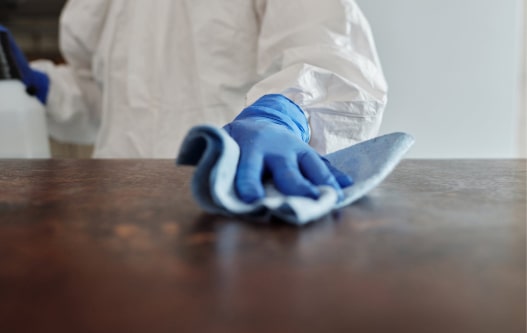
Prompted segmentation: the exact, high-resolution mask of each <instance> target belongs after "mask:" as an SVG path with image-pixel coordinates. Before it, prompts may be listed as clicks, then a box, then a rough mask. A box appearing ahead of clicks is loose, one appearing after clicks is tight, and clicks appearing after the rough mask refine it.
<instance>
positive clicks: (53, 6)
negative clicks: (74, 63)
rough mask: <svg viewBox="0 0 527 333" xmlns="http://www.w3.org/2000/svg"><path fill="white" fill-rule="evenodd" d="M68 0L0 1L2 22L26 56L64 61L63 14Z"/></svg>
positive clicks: (0, 19)
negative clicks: (60, 44)
mask: <svg viewBox="0 0 527 333" xmlns="http://www.w3.org/2000/svg"><path fill="white" fill-rule="evenodd" d="M65 3H66V0H0V24H3V25H5V26H6V27H8V28H9V29H10V30H11V32H12V33H13V35H14V36H15V39H16V41H17V43H18V44H19V45H20V48H21V49H22V50H23V51H24V53H25V54H26V56H27V57H28V58H29V59H30V60H32V59H38V58H46V59H51V60H54V61H56V62H60V61H62V57H61V55H60V52H59V47H58V29H59V25H58V22H59V16H60V12H61V10H62V7H63V6H64V4H65Z"/></svg>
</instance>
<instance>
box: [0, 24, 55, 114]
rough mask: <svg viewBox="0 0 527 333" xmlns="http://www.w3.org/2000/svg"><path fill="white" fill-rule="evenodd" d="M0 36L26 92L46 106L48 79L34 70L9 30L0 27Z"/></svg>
mask: <svg viewBox="0 0 527 333" xmlns="http://www.w3.org/2000/svg"><path fill="white" fill-rule="evenodd" d="M0 36H2V40H1V42H2V47H3V48H4V49H5V48H8V50H7V52H10V53H11V56H12V57H13V58H14V61H15V63H16V66H17V67H18V70H19V72H20V76H21V79H22V82H24V84H25V86H26V88H27V92H28V93H29V94H30V95H33V96H35V97H37V98H38V100H39V101H40V102H42V104H46V101H47V98H48V92H49V77H48V76H47V75H46V74H45V73H43V72H41V71H38V70H34V69H32V68H31V67H30V66H29V63H28V61H27V59H26V57H25V56H24V54H23V53H22V51H21V50H20V48H19V47H18V45H17V44H16V42H15V39H14V38H13V36H12V35H11V32H9V30H8V29H7V28H6V27H4V26H2V25H0Z"/></svg>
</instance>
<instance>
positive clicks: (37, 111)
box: [0, 32, 50, 158]
mask: <svg viewBox="0 0 527 333" xmlns="http://www.w3.org/2000/svg"><path fill="white" fill-rule="evenodd" d="M9 45H10V44H9V41H8V38H7V35H6V34H5V33H4V32H1V33H0V158H49V157H50V150H49V141H48V131H47V125H46V115H45V109H44V106H43V105H42V104H41V103H40V102H39V101H38V100H37V99H36V98H35V97H33V96H31V95H29V94H28V93H27V92H26V87H25V85H24V83H23V82H22V81H21V80H20V78H21V76H20V72H19V70H18V67H17V65H16V62H15V61H14V57H13V55H12V53H11V50H10V49H9Z"/></svg>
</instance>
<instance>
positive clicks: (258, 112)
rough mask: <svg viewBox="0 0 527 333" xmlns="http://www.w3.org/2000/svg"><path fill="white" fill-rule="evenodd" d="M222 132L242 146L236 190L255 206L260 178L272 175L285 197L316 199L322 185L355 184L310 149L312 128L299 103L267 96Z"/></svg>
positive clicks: (260, 194) (260, 190)
mask: <svg viewBox="0 0 527 333" xmlns="http://www.w3.org/2000/svg"><path fill="white" fill-rule="evenodd" d="M224 129H225V130H226V131H227V132H228V133H229V135H230V136H231V137H232V138H233V139H234V140H235V141H236V142H237V143H238V145H239V146H240V161H239V164H238V170H237V173H236V180H235V187H236V190H237V192H238V195H239V196H240V198H241V199H242V200H243V201H245V202H247V203H252V202H254V201H256V200H258V199H261V198H263V197H264V196H265V192H264V187H263V183H262V176H263V174H264V173H266V174H267V173H268V174H270V175H271V176H272V178H273V181H274V184H275V186H276V188H277V189H278V190H279V191H280V192H282V193H283V194H286V195H296V196H306V197H311V198H318V197H319V195H320V191H319V190H318V188H317V186H318V185H329V186H331V187H333V188H335V189H336V190H337V191H338V193H339V195H340V196H342V190H341V188H344V187H347V186H350V185H352V184H353V180H352V179H351V178H350V177H349V176H347V175H346V174H344V173H342V172H340V171H339V170H337V169H336V168H334V167H333V166H331V164H330V163H329V162H328V161H327V160H326V159H324V158H323V157H322V156H320V155H319V154H318V153H316V152H315V150H313V148H311V147H310V146H309V145H308V144H307V142H309V127H308V123H307V119H306V117H305V116H304V113H303V112H302V110H301V109H300V107H299V106H298V105H296V104H295V103H294V102H292V101H291V100H289V99H288V98H286V97H285V96H283V95H265V96H263V97H262V98H260V99H259V100H258V101H256V102H255V103H254V104H252V105H251V106H249V107H247V108H246V109H245V110H243V111H242V112H241V113H240V114H239V115H238V116H237V117H236V118H235V119H234V121H233V122H231V123H229V124H227V125H225V126H224Z"/></svg>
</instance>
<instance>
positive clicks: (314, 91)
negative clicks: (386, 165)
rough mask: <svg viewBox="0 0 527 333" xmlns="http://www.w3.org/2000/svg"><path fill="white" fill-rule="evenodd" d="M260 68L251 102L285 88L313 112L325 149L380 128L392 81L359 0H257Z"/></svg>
mask: <svg viewBox="0 0 527 333" xmlns="http://www.w3.org/2000/svg"><path fill="white" fill-rule="evenodd" d="M255 8H256V12H257V16H258V17H259V19H260V27H261V28H260V34H259V40H258V68H257V71H258V75H260V76H261V77H262V80H261V81H259V82H258V83H256V84H255V85H254V86H253V87H252V88H251V90H250V91H249V92H248V95H247V104H248V105H250V104H251V103H253V102H254V101H255V100H257V99H258V98H259V97H261V96H263V95H266V94H273V93H278V94H283V95H285V96H287V97H288V98H289V99H291V100H292V101H294V102H295V103H296V104H298V105H299V106H300V107H301V108H302V110H303V111H304V112H305V113H306V117H308V119H309V125H310V130H311V132H312V135H311V141H310V145H311V146H312V147H314V148H315V149H316V150H317V151H318V152H319V153H321V154H326V153H330V152H333V151H336V150H339V149H342V148H344V147H346V146H349V145H352V144H355V143H357V142H359V141H363V140H366V139H369V138H372V137H373V136H375V135H377V133H378V130H379V127H380V123H381V120H382V114H383V111H384V107H385V105H386V101H387V97H386V94H387V84H386V81H385V79H384V75H383V72H382V68H381V65H380V62H379V59H378V56H377V51H376V48H375V44H374V41H373V36H372V33H371V29H370V26H369V24H368V22H367V20H366V18H365V17H364V15H363V13H362V12H361V10H360V9H359V7H358V5H357V4H356V3H355V1H353V0H326V1H319V0H298V1H283V0H256V7H255Z"/></svg>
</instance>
